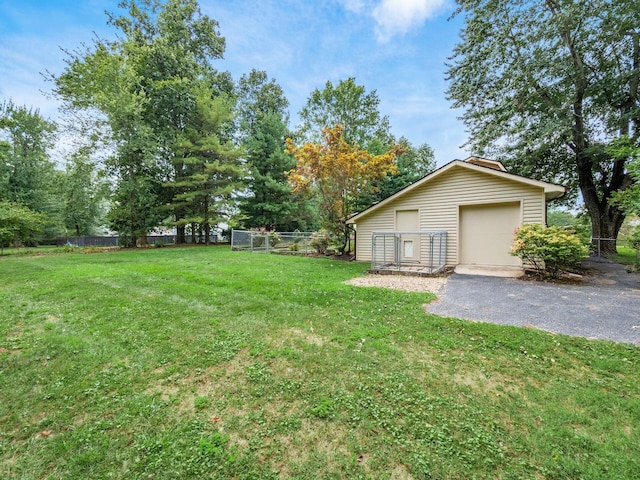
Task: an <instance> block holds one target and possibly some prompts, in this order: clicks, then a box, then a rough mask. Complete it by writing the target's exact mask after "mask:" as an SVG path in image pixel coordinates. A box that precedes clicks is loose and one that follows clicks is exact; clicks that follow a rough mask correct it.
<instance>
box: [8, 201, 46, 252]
mask: <svg viewBox="0 0 640 480" xmlns="http://www.w3.org/2000/svg"><path fill="white" fill-rule="evenodd" d="M46 223H47V217H46V215H45V214H44V213H41V212H35V211H33V210H31V209H30V208H28V207H25V206H24V205H20V204H19V203H15V202H8V201H6V200H4V201H0V248H4V247H5V246H8V245H10V244H13V245H14V246H16V247H18V246H20V245H22V244H25V243H34V242H35V241H36V240H37V239H38V236H39V234H41V233H42V231H43V229H44V227H45V225H46Z"/></svg>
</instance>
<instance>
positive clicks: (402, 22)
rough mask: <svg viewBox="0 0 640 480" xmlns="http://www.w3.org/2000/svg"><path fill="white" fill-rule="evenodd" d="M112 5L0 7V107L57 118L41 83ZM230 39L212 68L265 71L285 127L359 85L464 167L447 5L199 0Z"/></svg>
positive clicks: (98, 26) (405, 127)
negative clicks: (330, 86) (320, 98)
mask: <svg viewBox="0 0 640 480" xmlns="http://www.w3.org/2000/svg"><path fill="white" fill-rule="evenodd" d="M117 4H118V1H117V0H85V1H72V0H48V1H46V0H20V1H15V0H0V101H3V100H8V99H11V100H13V102H14V103H16V104H19V105H27V106H32V107H34V108H39V109H40V112H41V113H42V114H43V115H45V116H46V117H48V118H52V119H55V118H56V117H57V116H58V112H57V107H58V104H57V102H56V101H55V99H52V98H48V97H47V95H45V93H46V92H48V91H50V89H51V86H50V84H48V83H47V82H46V81H45V80H44V78H43V76H42V73H44V72H47V71H48V72H51V73H54V74H59V73H61V72H62V70H63V69H64V66H65V63H64V59H65V58H66V55H65V53H64V52H63V49H65V50H73V49H76V48H78V47H79V46H80V45H81V44H82V43H90V42H91V41H92V38H94V36H95V35H99V36H101V37H103V38H113V37H114V36H115V33H116V32H115V30H114V29H112V28H111V27H109V26H108V25H107V23H106V19H107V17H106V15H105V13H104V11H105V10H108V11H111V12H118V9H117ZM200 7H201V9H202V12H203V13H205V14H207V15H209V16H210V17H212V18H214V19H215V20H217V21H218V22H219V23H220V33H221V34H222V35H223V36H224V37H225V38H226V43H227V48H226V51H225V55H224V59H223V60H219V61H217V63H216V66H217V68H218V69H219V70H228V71H229V72H231V74H232V75H233V78H234V79H235V80H238V79H239V78H240V77H241V76H242V75H243V74H246V73H249V72H250V71H251V69H252V68H257V69H259V70H265V71H266V72H267V74H268V75H269V77H270V78H274V79H275V80H276V81H277V82H278V83H279V84H280V85H281V86H282V88H283V90H284V92H285V95H286V96H287V98H288V99H289V102H290V112H291V126H292V127H295V126H296V125H297V123H298V116H297V113H298V111H299V110H300V109H301V108H302V106H303V105H304V103H305V101H306V99H307V98H308V97H309V95H310V93H311V92H312V91H313V89H315V88H323V86H324V84H325V83H326V82H327V80H330V81H331V82H333V83H334V85H335V84H337V83H338V82H339V81H340V80H344V79H347V78H349V77H355V79H356V83H358V84H360V85H364V86H365V88H366V90H367V91H368V92H370V91H372V90H376V91H377V94H378V97H379V98H380V111H381V113H382V114H384V115H388V116H389V119H390V121H391V126H392V131H393V133H394V135H395V136H396V137H400V136H405V137H407V138H408V139H409V141H410V142H411V143H413V144H414V145H416V146H418V145H420V144H422V143H427V144H429V145H430V146H431V147H432V148H433V149H434V151H435V155H436V160H437V162H438V164H439V165H442V164H444V163H446V162H448V161H450V160H452V159H454V158H461V159H462V158H466V157H467V156H468V155H469V152H468V151H466V150H465V149H461V148H460V147H461V145H462V144H463V143H464V142H465V141H466V140H467V135H466V133H465V128H464V126H463V125H462V123H461V122H460V121H459V120H457V118H456V117H457V116H459V115H460V114H461V112H460V111H454V110H452V109H451V108H450V102H448V101H447V100H446V99H445V91H446V88H447V83H446V81H445V70H446V66H445V62H446V61H447V57H448V56H450V55H451V52H452V49H453V46H454V45H455V43H456V42H457V41H458V38H459V31H460V28H461V26H462V20H461V19H460V18H456V19H454V20H451V21H449V20H448V18H449V17H450V15H451V13H452V12H453V9H454V6H453V2H452V0H318V1H312V0H253V1H252V0H200Z"/></svg>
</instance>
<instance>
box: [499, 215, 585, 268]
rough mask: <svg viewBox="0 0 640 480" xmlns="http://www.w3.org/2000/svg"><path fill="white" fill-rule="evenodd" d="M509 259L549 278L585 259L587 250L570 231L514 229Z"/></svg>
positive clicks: (527, 226) (543, 228)
mask: <svg viewBox="0 0 640 480" xmlns="http://www.w3.org/2000/svg"><path fill="white" fill-rule="evenodd" d="M510 253H511V255H514V256H516V257H520V258H521V259H522V260H523V262H524V263H525V264H529V265H530V266H532V267H533V268H535V269H536V270H538V271H540V272H542V271H545V272H546V273H547V274H548V275H550V276H551V277H553V278H557V277H558V275H559V274H560V272H562V271H565V270H568V269H570V268H571V267H575V266H577V265H579V264H580V261H581V260H582V259H584V258H586V257H588V256H589V247H588V245H586V244H585V242H584V240H582V239H581V238H580V237H578V236H577V235H576V234H575V232H574V231H573V230H568V229H563V228H560V227H545V226H544V225H538V224H531V225H523V226H522V227H520V228H518V229H517V230H516V233H515V237H514V239H513V243H512V245H511V252H510Z"/></svg>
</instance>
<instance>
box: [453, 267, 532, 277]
mask: <svg viewBox="0 0 640 480" xmlns="http://www.w3.org/2000/svg"><path fill="white" fill-rule="evenodd" d="M454 272H455V273H459V274H461V275H482V276H485V277H508V278H519V277H522V276H523V275H524V269H522V268H521V267H506V266H495V265H456V268H455V270H454Z"/></svg>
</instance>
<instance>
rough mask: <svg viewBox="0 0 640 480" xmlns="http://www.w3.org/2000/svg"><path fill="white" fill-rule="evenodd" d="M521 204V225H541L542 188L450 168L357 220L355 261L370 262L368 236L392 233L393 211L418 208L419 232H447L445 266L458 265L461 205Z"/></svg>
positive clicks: (543, 219) (542, 221)
mask: <svg viewBox="0 0 640 480" xmlns="http://www.w3.org/2000/svg"><path fill="white" fill-rule="evenodd" d="M501 202H521V204H522V223H544V221H545V208H546V206H545V196H544V191H543V189H542V188H539V187H536V186H532V185H529V184H526V183H523V182H518V181H514V180H509V179H505V178H501V177H498V176H496V175H491V174H490V173H484V172H477V171H473V170H470V169H466V168H459V167H458V168H452V169H450V170H449V171H447V172H444V173H443V174H442V175H440V176H438V177H436V178H434V179H433V180H431V181H429V182H426V183H424V184H423V185H421V186H419V187H418V188H415V189H413V190H410V191H409V192H407V194H406V195H400V196H399V197H398V198H396V199H395V200H393V201H391V202H389V203H388V204H386V205H384V206H382V207H380V208H379V209H374V210H373V211H372V212H371V213H370V214H369V215H364V216H363V217H361V218H360V219H358V220H357V227H356V229H357V237H358V244H357V251H356V257H357V260H361V261H371V234H372V233H373V232H381V231H393V230H396V226H395V212H396V210H411V209H418V210H419V212H420V229H421V230H445V231H447V260H446V263H447V265H456V264H457V263H458V252H457V247H458V223H459V217H458V210H459V206H460V205H475V204H482V203H487V204H488V203H501Z"/></svg>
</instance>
